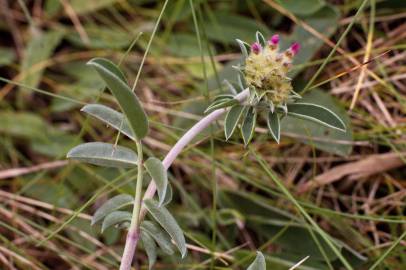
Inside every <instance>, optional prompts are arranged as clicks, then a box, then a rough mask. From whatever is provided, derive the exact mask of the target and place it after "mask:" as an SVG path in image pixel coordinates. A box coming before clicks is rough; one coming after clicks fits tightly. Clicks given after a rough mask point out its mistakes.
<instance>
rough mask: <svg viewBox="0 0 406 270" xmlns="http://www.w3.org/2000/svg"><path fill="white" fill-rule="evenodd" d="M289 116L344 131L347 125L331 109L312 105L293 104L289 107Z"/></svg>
mask: <svg viewBox="0 0 406 270" xmlns="http://www.w3.org/2000/svg"><path fill="white" fill-rule="evenodd" d="M288 115H290V116H294V117H298V118H302V119H307V120H310V121H313V122H316V123H319V124H321V125H324V126H327V127H330V128H333V129H337V130H341V131H344V132H345V130H346V127H345V124H344V122H343V120H341V118H340V117H338V116H337V114H335V113H334V112H333V111H331V110H330V109H328V108H326V107H323V106H321V105H317V104H312V103H299V102H298V103H292V104H289V105H288Z"/></svg>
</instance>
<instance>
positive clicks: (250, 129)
mask: <svg viewBox="0 0 406 270" xmlns="http://www.w3.org/2000/svg"><path fill="white" fill-rule="evenodd" d="M256 120H257V112H256V110H255V108H254V107H249V108H248V110H247V113H246V114H245V115H244V119H243V122H242V125H241V135H242V138H243V140H244V145H245V146H247V145H248V144H249V143H250V141H251V139H252V137H253V136H254V130H255V124H256Z"/></svg>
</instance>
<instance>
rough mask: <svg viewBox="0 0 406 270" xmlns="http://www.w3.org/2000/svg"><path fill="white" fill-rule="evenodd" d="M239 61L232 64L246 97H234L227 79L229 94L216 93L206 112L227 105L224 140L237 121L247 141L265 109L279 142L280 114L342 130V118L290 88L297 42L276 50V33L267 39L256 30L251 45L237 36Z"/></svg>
mask: <svg viewBox="0 0 406 270" xmlns="http://www.w3.org/2000/svg"><path fill="white" fill-rule="evenodd" d="M237 42H238V44H239V45H240V48H241V51H242V55H243V61H242V64H241V65H239V66H235V67H234V68H235V69H236V70H237V71H238V72H239V74H238V82H239V88H240V90H241V91H249V98H248V99H247V100H246V101H245V102H244V103H242V104H241V102H240V101H239V100H238V99H236V98H235V97H236V95H237V90H236V89H235V87H234V86H233V85H231V84H230V83H229V82H226V84H227V85H228V87H229V89H230V91H231V95H219V96H217V97H216V98H215V99H214V102H213V103H212V104H211V105H210V106H209V107H208V108H207V110H206V112H211V111H213V110H216V109H219V108H225V107H231V109H230V110H229V112H228V113H227V116H226V118H225V124H224V131H225V137H226V139H227V140H228V139H229V138H230V137H231V135H232V134H233V133H234V131H235V129H236V128H237V126H238V125H239V123H241V125H240V130H241V136H242V138H243V140H244V144H245V145H248V143H249V142H250V141H251V139H252V137H253V134H254V129H255V125H256V119H257V115H258V113H260V112H264V113H265V118H266V119H267V125H268V128H269V131H270V134H271V135H272V137H273V138H274V139H275V141H277V142H278V143H279V141H280V133H281V125H280V122H281V120H282V118H283V117H284V116H286V115H289V116H293V117H298V118H303V119H307V120H310V121H314V122H317V123H319V124H322V125H325V126H328V127H330V128H334V129H338V130H341V131H345V129H346V128H345V124H344V122H343V121H342V120H341V119H340V118H339V117H338V116H337V115H336V114H335V113H334V112H333V111H331V110H330V109H328V108H325V107H323V106H320V105H316V104H312V103H304V102H300V99H301V96H300V95H299V94H298V93H296V92H295V91H294V90H293V87H292V83H291V81H292V80H291V79H290V78H289V77H288V73H289V71H290V69H291V67H292V61H293V57H294V56H295V55H296V54H298V53H299V50H300V45H299V43H293V44H292V45H291V46H290V47H289V48H288V49H287V50H285V51H284V52H280V51H279V35H277V34H276V35H273V36H272V37H271V38H270V39H269V40H266V39H265V38H264V36H263V35H262V34H261V33H260V32H257V34H256V42H254V43H253V44H252V45H249V44H248V43H246V42H244V41H242V40H239V39H237Z"/></svg>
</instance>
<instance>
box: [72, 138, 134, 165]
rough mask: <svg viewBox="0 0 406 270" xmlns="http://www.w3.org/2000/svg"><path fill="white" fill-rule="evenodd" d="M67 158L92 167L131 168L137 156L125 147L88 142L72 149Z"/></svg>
mask: <svg viewBox="0 0 406 270" xmlns="http://www.w3.org/2000/svg"><path fill="white" fill-rule="evenodd" d="M66 157H67V158H70V159H74V160H79V161H82V162H86V163H90V164H93V165H98V166H104V167H115V168H131V167H134V166H135V165H137V160H138V157H137V154H136V153H135V152H134V151H133V150H131V149H129V148H126V147H123V146H119V145H116V146H114V145H113V144H110V143H103V142H90V143H84V144H80V145H78V146H76V147H74V148H72V149H71V150H70V151H69V152H68V154H67V155H66Z"/></svg>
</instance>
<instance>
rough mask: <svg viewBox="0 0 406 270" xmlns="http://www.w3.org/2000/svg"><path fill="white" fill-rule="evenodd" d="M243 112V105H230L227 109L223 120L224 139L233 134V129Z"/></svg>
mask: <svg viewBox="0 0 406 270" xmlns="http://www.w3.org/2000/svg"><path fill="white" fill-rule="evenodd" d="M243 112H244V106H242V105H235V106H233V107H231V109H230V110H229V111H228V113H227V115H226V118H225V120H224V133H225V136H226V141H228V139H229V138H230V137H231V136H232V135H233V133H234V131H235V129H236V128H237V125H238V122H239V121H240V119H241V116H242V115H243Z"/></svg>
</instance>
